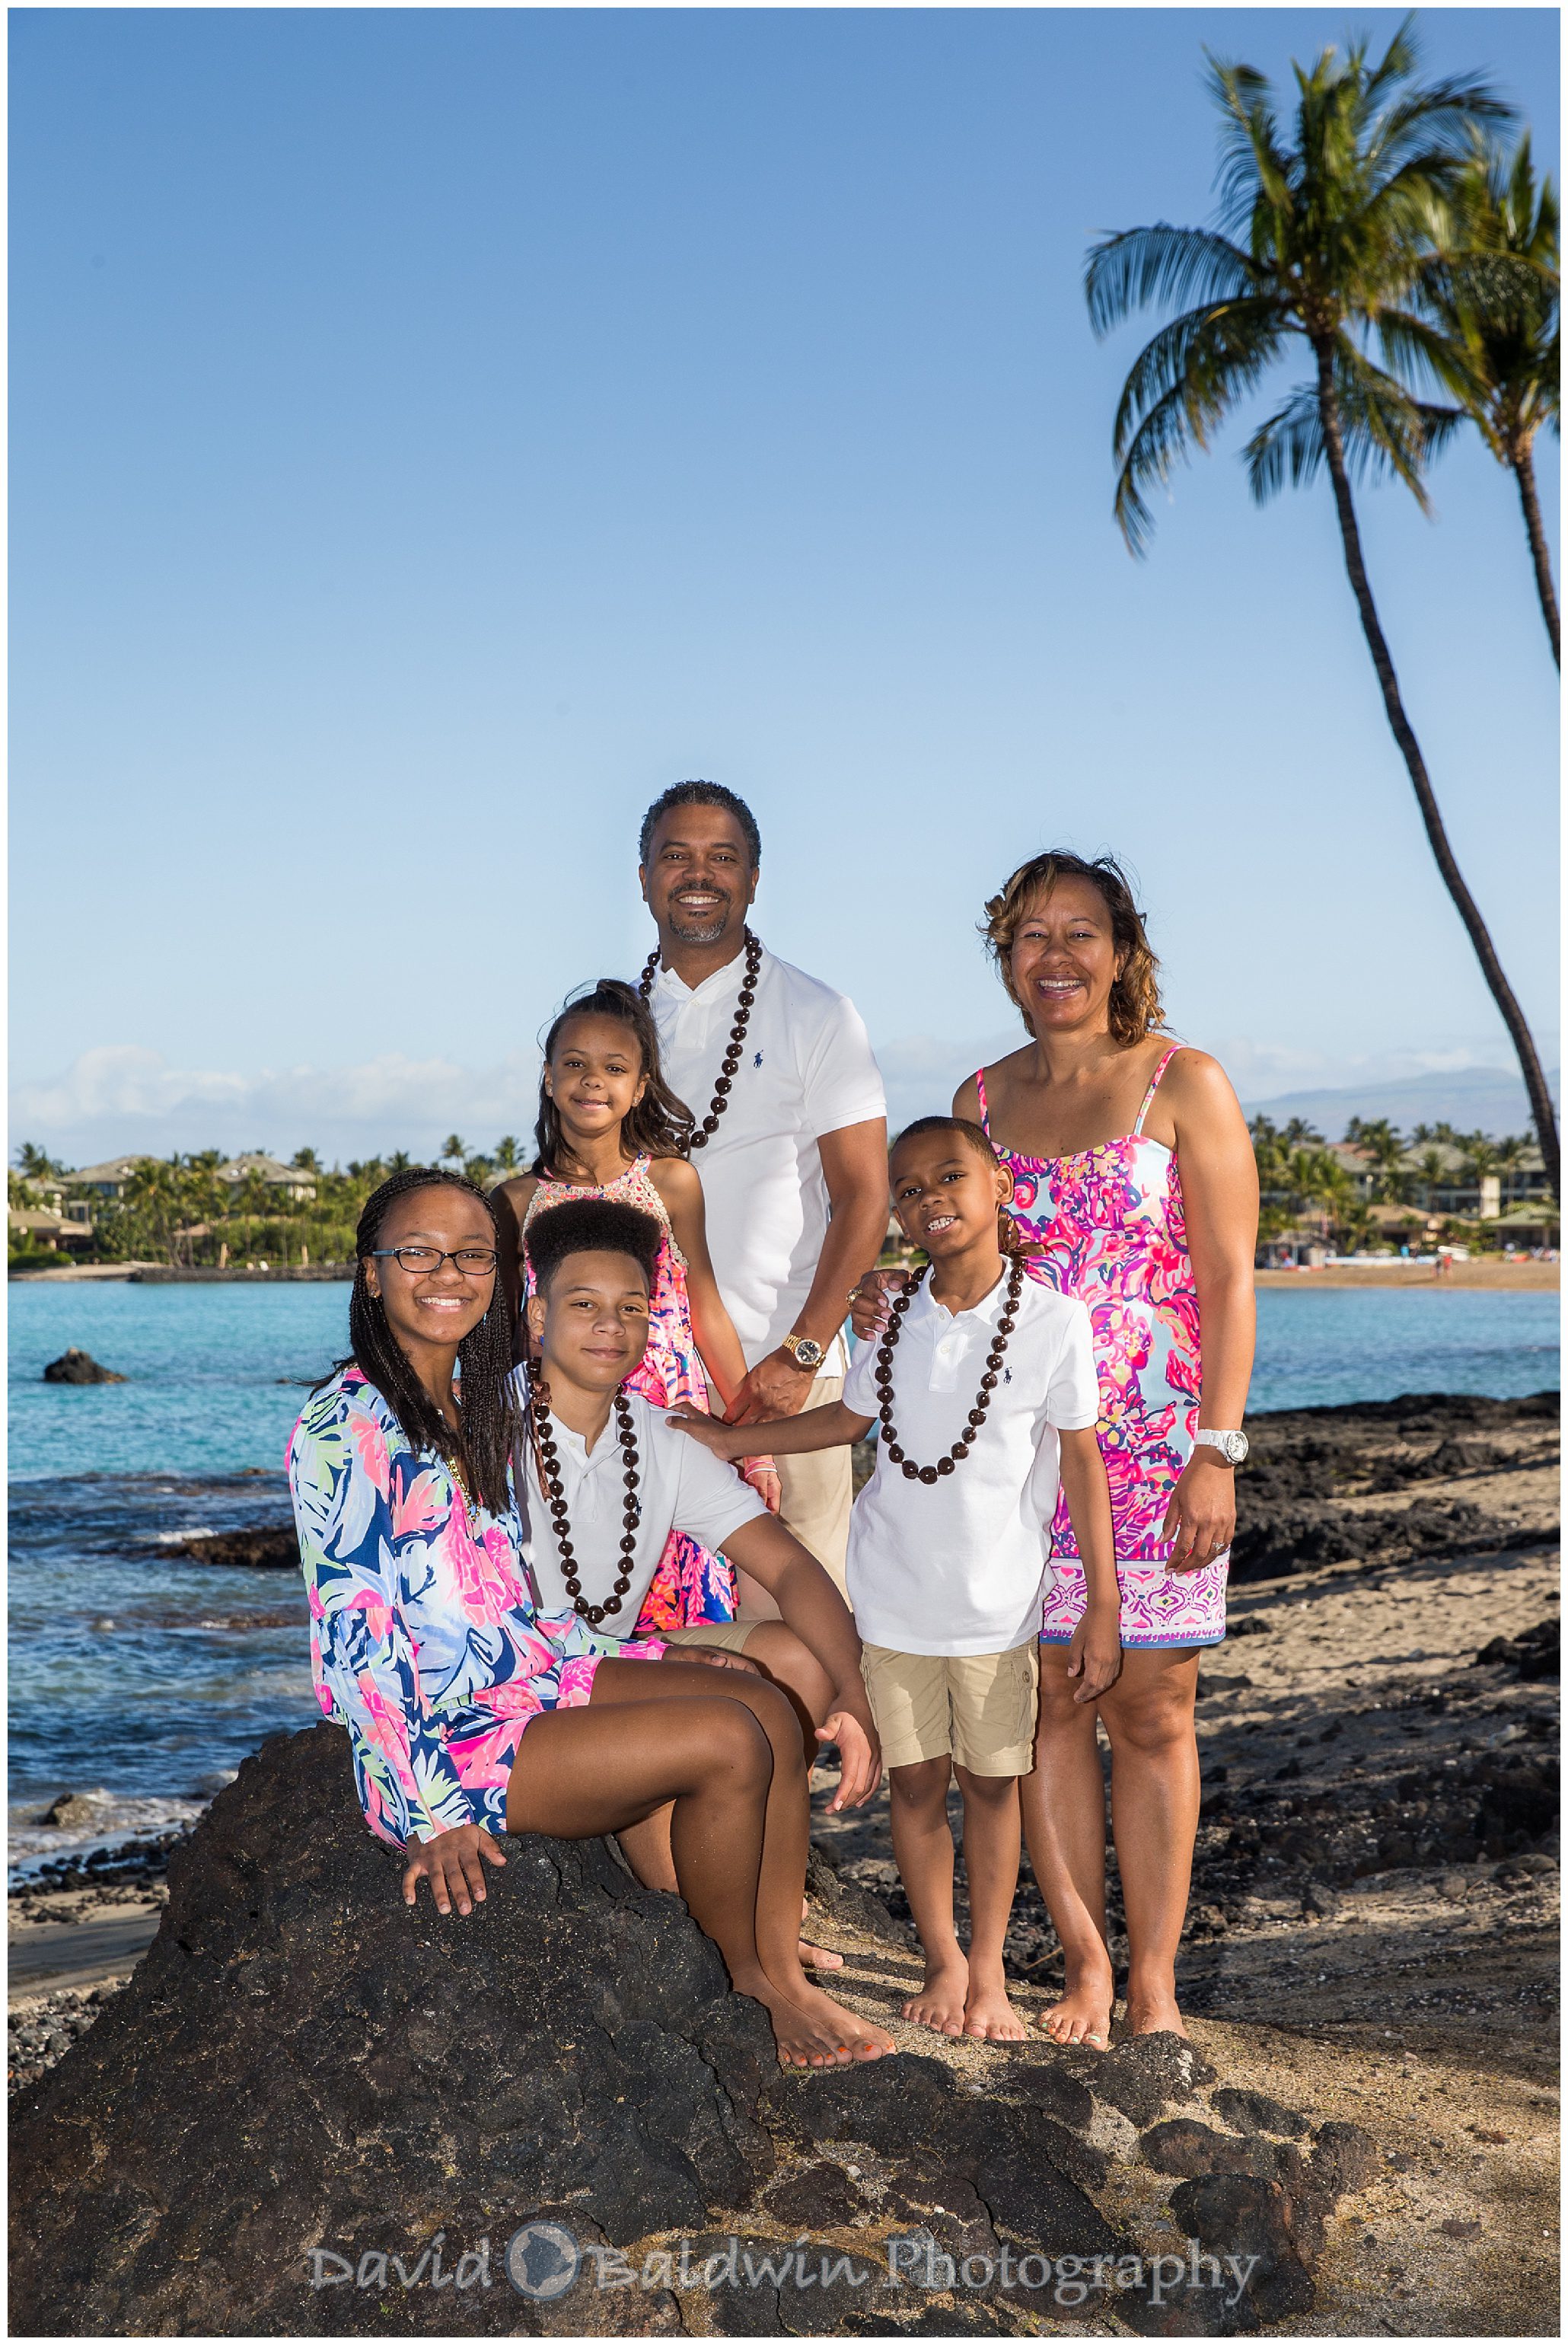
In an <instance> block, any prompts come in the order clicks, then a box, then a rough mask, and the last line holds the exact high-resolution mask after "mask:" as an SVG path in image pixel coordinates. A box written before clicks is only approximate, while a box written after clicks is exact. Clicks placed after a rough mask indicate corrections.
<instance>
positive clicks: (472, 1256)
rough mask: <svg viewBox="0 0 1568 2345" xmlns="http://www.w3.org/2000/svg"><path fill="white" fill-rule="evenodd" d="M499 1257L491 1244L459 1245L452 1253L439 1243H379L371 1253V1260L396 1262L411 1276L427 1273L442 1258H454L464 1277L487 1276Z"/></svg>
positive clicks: (437, 1265)
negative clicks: (437, 1244)
mask: <svg viewBox="0 0 1568 2345" xmlns="http://www.w3.org/2000/svg"><path fill="white" fill-rule="evenodd" d="M498 1259H499V1257H498V1256H497V1254H496V1251H495V1248H494V1247H493V1246H459V1248H458V1250H457V1252H456V1253H455V1254H442V1252H441V1250H440V1247H439V1246H382V1247H380V1248H379V1250H378V1251H377V1252H376V1253H374V1254H371V1256H370V1260H371V1261H372V1262H395V1263H396V1264H397V1265H398V1268H399V1269H400V1270H406V1271H407V1272H408V1274H409V1276H410V1278H425V1277H428V1276H430V1274H432V1273H434V1272H436V1271H438V1270H440V1266H441V1264H442V1263H443V1262H455V1263H456V1264H457V1266H458V1268H459V1269H460V1271H461V1273H462V1274H463V1276H464V1277H465V1278H488V1277H489V1275H490V1274H491V1271H492V1270H493V1269H494V1268H495V1265H496V1263H497V1260H498Z"/></svg>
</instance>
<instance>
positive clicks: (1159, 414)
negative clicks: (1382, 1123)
mask: <svg viewBox="0 0 1568 2345" xmlns="http://www.w3.org/2000/svg"><path fill="white" fill-rule="evenodd" d="M1415 65H1416V57H1415V50H1414V45H1413V43H1412V41H1411V33H1410V19H1408V18H1407V19H1406V21H1405V23H1404V25H1401V28H1400V30H1399V31H1398V32H1397V33H1396V34H1395V36H1394V37H1393V39H1392V40H1391V42H1390V44H1389V46H1388V49H1387V51H1386V53H1385V55H1384V56H1383V57H1382V59H1381V63H1379V64H1377V65H1375V66H1373V65H1371V64H1370V63H1369V61H1368V56H1367V50H1366V46H1365V44H1364V43H1358V44H1356V45H1354V46H1351V48H1350V50H1349V51H1348V52H1347V54H1346V56H1344V57H1343V59H1340V56H1338V54H1337V53H1336V52H1335V51H1334V50H1332V49H1325V50H1324V51H1323V53H1322V54H1321V56H1320V57H1319V58H1318V59H1317V61H1316V63H1315V64H1314V65H1313V66H1312V67H1311V68H1310V71H1309V70H1307V69H1305V68H1303V67H1301V66H1297V67H1296V69H1295V70H1296V83H1297V101H1296V107H1295V116H1294V122H1293V126H1292V129H1291V132H1290V136H1289V137H1288V136H1287V135H1286V133H1285V132H1284V131H1283V130H1282V128H1281V126H1280V120H1279V118H1278V117H1277V114H1276V111H1275V107H1274V104H1273V100H1272V93H1271V91H1270V86H1269V83H1268V81H1267V79H1266V77H1265V76H1263V75H1261V74H1259V72H1257V71H1256V70H1255V68H1253V67H1252V66H1246V65H1222V64H1219V63H1218V62H1216V61H1215V60H1213V59H1210V61H1209V82H1210V89H1211V92H1212V95H1213V96H1214V98H1215V100H1216V103H1217V104H1218V106H1219V109H1220V114H1221V117H1222V130H1221V162H1220V174H1219V188H1220V202H1219V226H1218V227H1217V228H1212V229H1209V228H1174V227H1171V226H1170V225H1169V224H1168V222H1165V221H1159V222H1157V223H1156V224H1155V225H1153V226H1152V227H1148V228H1128V229H1124V230H1121V231H1119V232H1118V233H1116V234H1113V235H1109V236H1106V237H1103V238H1102V239H1100V240H1099V242H1098V244H1097V245H1095V246H1094V248H1093V249H1092V250H1091V251H1090V253H1089V256H1088V261H1087V271H1086V282H1085V289H1086V293H1087V299H1088V307H1089V315H1090V319H1091V321H1092V323H1093V326H1094V329H1095V331H1096V332H1097V333H1098V334H1105V333H1108V332H1109V331H1110V330H1112V329H1113V328H1114V327H1116V326H1118V325H1119V324H1120V323H1121V322H1122V320H1124V319H1126V318H1127V317H1128V316H1129V315H1130V314H1131V312H1132V311H1133V310H1136V309H1139V308H1142V307H1144V306H1146V305H1147V304H1148V303H1150V302H1157V301H1164V300H1170V301H1191V300H1196V306H1195V307H1193V308H1189V309H1187V310H1184V311H1182V312H1181V314H1179V315H1178V316H1177V317H1175V318H1172V319H1170V320H1168V322H1167V323H1166V324H1165V325H1163V326H1162V327H1161V328H1160V329H1159V330H1158V332H1157V333H1156V335H1155V336H1154V338H1153V340H1151V341H1150V342H1149V343H1148V345H1147V346H1146V348H1145V349H1144V350H1142V351H1141V352H1140V353H1139V355H1138V358H1137V359H1136V360H1135V361H1134V363H1133V366H1132V370H1131V371H1130V373H1129V374H1128V378H1127V381H1126V383H1125V385H1124V387H1123V390H1122V394H1121V400H1120V402H1119V405H1118V411H1117V417H1116V425H1115V433H1114V447H1115V452H1116V455H1117V457H1118V462H1119V463H1120V473H1119V477H1118V482H1117V491H1116V516H1117V520H1118V523H1119V524H1120V526H1121V530H1122V533H1123V535H1124V536H1125V538H1126V539H1127V542H1128V547H1129V548H1130V550H1131V551H1132V552H1133V553H1141V552H1143V551H1144V549H1145V547H1146V546H1147V543H1148V536H1149V533H1150V531H1151V529H1152V526H1153V516H1152V514H1151V513H1150V511H1149V508H1148V503H1146V501H1145V494H1144V492H1145V491H1146V490H1147V489H1148V488H1149V487H1150V486H1152V485H1154V484H1156V483H1158V482H1163V481H1165V480H1167V479H1168V476H1169V473H1170V471H1171V468H1172V466H1173V464H1174V463H1175V462H1176V460H1177V458H1178V457H1179V456H1185V455H1186V454H1187V453H1188V452H1189V450H1190V449H1192V448H1198V449H1199V450H1205V451H1206V450H1207V448H1208V446H1209V441H1210V439H1211V438H1212V436H1213V434H1214V432H1215V431H1216V430H1217V429H1218V428H1219V424H1220V423H1221V422H1222V421H1224V420H1225V419H1226V417H1227V416H1228V415H1229V413H1230V412H1231V411H1232V410H1233V409H1234V408H1235V407H1236V406H1237V405H1238V404H1239V401H1242V400H1243V399H1244V398H1246V397H1247V396H1248V395H1249V393H1251V392H1252V391H1255V390H1256V389H1257V387H1258V385H1259V382H1260V381H1262V379H1263V377H1264V376H1265V375H1266V374H1267V372H1268V371H1269V370H1270V367H1271V366H1272V365H1273V363H1274V362H1275V360H1278V359H1280V358H1283V357H1284V356H1285V355H1286V354H1287V352H1288V351H1289V350H1290V349H1291V348H1292V347H1294V345H1295V344H1296V343H1297V342H1298V341H1300V342H1304V343H1305V345H1306V349H1307V351H1308V353H1310V361H1311V379H1310V381H1308V382H1305V383H1302V384H1300V385H1299V386H1298V387H1297V389H1296V390H1294V391H1291V392H1290V395H1289V397H1288V398H1287V399H1286V401H1285V403H1284V405H1283V406H1282V407H1281V408H1280V409H1279V410H1278V411H1277V412H1276V413H1275V414H1273V415H1272V416H1270V418H1269V420H1268V421H1266V422H1265V423H1263V424H1262V425H1261V426H1259V430H1258V431H1256V432H1254V434H1253V436H1252V438H1251V440H1250V441H1249V443H1248V447H1247V452H1246V453H1247V462H1248V469H1249V479H1250V482H1251V487H1252V492H1253V495H1254V498H1255V499H1256V500H1257V501H1258V502H1259V503H1263V502H1264V501H1265V500H1266V499H1267V498H1269V497H1270V496H1271V495H1273V494H1274V493H1275V492H1276V491H1277V490H1279V489H1280V487H1282V486H1283V485H1284V482H1285V481H1286V478H1287V477H1289V478H1290V482H1292V484H1293V485H1296V486H1298V487H1299V486H1302V485H1304V484H1305V483H1307V482H1310V480H1311V479H1312V478H1313V477H1314V476H1315V475H1316V473H1317V472H1318V470H1319V467H1320V465H1321V466H1326V468H1327V471H1328V473H1329V478H1330V484H1331V487H1332V491H1333V497H1334V506H1335V513H1336V516H1337V519H1338V522H1339V528H1340V542H1341V545H1342V549H1343V553H1344V560H1345V568H1346V571H1347V574H1348V575H1349V578H1350V583H1351V592H1352V593H1353V594H1354V596H1355V600H1356V607H1357V610H1358V612H1359V614H1360V616H1361V629H1362V633H1363V634H1364V635H1365V637H1366V640H1367V646H1368V649H1369V651H1370V653H1371V659H1372V665H1373V668H1374V670H1375V671H1376V674H1377V678H1378V685H1379V688H1380V690H1381V694H1382V699H1383V706H1384V710H1385V713H1386V715H1387V717H1388V721H1389V726H1390V729H1391V732H1392V734H1393V736H1394V739H1395V741H1396V743H1397V744H1398V746H1399V749H1400V753H1401V756H1402V757H1403V759H1404V762H1405V766H1406V770H1407V772H1408V773H1409V775H1410V779H1411V787H1412V789H1413V790H1414V792H1415V797H1416V802H1417V805H1418V807H1420V810H1421V821H1422V824H1423V826H1424V827H1425V830H1426V834H1427V839H1428V843H1429V844H1430V846H1431V851H1432V855H1433V857H1434V858H1435V860H1436V863H1437V866H1438V869H1439V871H1440V872H1441V874H1442V880H1443V884H1444V886H1445V887H1446V888H1447V889H1448V892H1449V895H1450V897H1451V898H1452V901H1453V904H1454V907H1455V909H1457V911H1458V913H1459V916H1460V918H1461V919H1462V921H1463V923H1464V927H1465V929H1466V932H1467V933H1468V935H1469V937H1470V940H1471V943H1472V947H1473V949H1474V951H1475V954H1476V958H1477V959H1478V960H1479V962H1480V964H1481V969H1482V975H1483V977H1484V978H1485V980H1486V983H1487V987H1488V989H1489V990H1490V991H1491V994H1492V1000H1494V1001H1495V1002H1496V1004H1497V1007H1498V1010H1499V1012H1500V1013H1501V1015H1502V1020H1503V1023H1504V1024H1505V1025H1506V1027H1507V1028H1508V1031H1509V1034H1510V1036H1511V1037H1512V1042H1513V1047H1514V1050H1515V1052H1516V1054H1517V1056H1518V1059H1519V1064H1520V1070H1521V1072H1522V1075H1523V1078H1524V1087H1525V1091H1526V1093H1527V1095H1528V1097H1529V1100H1530V1106H1531V1112H1532V1114H1533V1118H1534V1122H1535V1129H1536V1133H1537V1136H1538V1138H1539V1140H1540V1143H1541V1149H1542V1153H1543V1156H1544V1158H1545V1160H1546V1162H1547V1166H1548V1168H1549V1171H1550V1174H1551V1179H1552V1185H1553V1191H1556V1190H1557V1189H1558V1188H1559V1187H1560V1155H1559V1147H1558V1136H1557V1119H1556V1114H1555V1111H1554V1109H1553V1103H1552V1095H1551V1092H1550V1091H1548V1089H1547V1085H1546V1078H1545V1074H1544V1072H1543V1069H1542V1065H1541V1060H1540V1056H1539V1053H1538V1052H1537V1051H1536V1047H1535V1042H1534V1038H1533V1035H1532V1034H1531V1031H1530V1028H1529V1025H1528V1023H1527V1021H1526V1020H1525V1017H1524V1013H1523V1010H1522V1009H1521V1007H1520V1005H1519V1002H1518V1000H1516V998H1515V996H1514V993H1513V990H1512V987H1511V986H1510V984H1509V982H1508V980H1507V978H1506V976H1505V975H1504V974H1503V969H1502V962H1501V960H1500V959H1499V958H1498V955H1497V950H1496V948H1495V946H1494V945H1493V943H1492V938H1491V935H1490V933H1489V932H1488V929H1487V927H1486V923H1485V921H1484V920H1483V919H1482V915H1481V911H1480V908H1479V907H1478V906H1477V904H1476V901H1475V898H1473V896H1472V894H1471V891H1470V888H1469V887H1468V886H1467V884H1466V882H1465V880H1464V878H1463V875H1462V872H1461V870H1460V868H1459V864H1458V860H1457V858H1455V856H1454V853H1453V849H1452V845H1451V844H1450V841H1449V837H1448V833H1447V831H1446V829H1445V827H1444V826H1443V821H1442V813H1441V811H1440V809H1439V807H1438V803H1437V797H1436V793H1435V792H1434V790H1433V788H1432V785H1431V777H1430V775H1429V774H1428V771H1427V766H1426V761H1425V758H1424V757H1423V756H1422V754H1421V746H1420V744H1419V742H1418V741H1417V739H1416V736H1415V731H1414V728H1413V726H1411V721H1410V717H1409V716H1408V714H1407V712H1406V709H1405V706H1404V701H1403V699H1402V697H1401V692H1400V687H1399V680H1398V678H1397V676H1396V675H1395V672H1394V665H1393V659H1392V655H1391V653H1390V650H1389V646H1388V641H1387V638H1386V637H1385V635H1384V634H1383V630H1382V623H1381V619H1380V618H1379V616H1378V612H1377V606H1376V604H1375V603H1374V602H1373V599H1372V591H1371V584H1370V582H1369V580H1368V577H1367V570H1366V562H1365V557H1364V555H1363V553H1362V549H1361V529H1360V525H1359V523H1358V521H1357V518H1356V510H1355V502H1354V499H1353V497H1352V495H1351V472H1352V471H1371V472H1391V473H1392V474H1393V475H1394V476H1395V477H1396V478H1398V479H1399V480H1401V481H1402V482H1404V484H1405V485H1406V487H1407V488H1409V489H1410V490H1411V493H1412V494H1413V495H1414V496H1415V497H1416V499H1417V500H1418V502H1419V503H1421V504H1422V505H1423V507H1424V505H1425V503H1426V497H1425V492H1424V490H1423V488H1422V486H1421V471H1422V467H1423V465H1424V463H1425V461H1426V458H1427V454H1428V452H1429V450H1430V448H1431V445H1432V444H1433V442H1434V441H1435V439H1436V438H1437V437H1439V436H1441V435H1442V433H1443V432H1445V431H1451V430H1452V426H1453V421H1454V418H1453V414H1452V411H1449V410H1442V409H1438V408H1435V407H1432V406H1429V405H1423V404H1422V403H1421V401H1418V400H1417V399H1416V398H1415V397H1414V395H1413V394H1412V393H1411V391H1410V390H1409V389H1408V388H1407V387H1406V385H1405V384H1404V383H1403V382H1402V381H1401V380H1400V379H1399V377H1398V376H1397V375H1396V374H1395V373H1393V372H1391V371H1390V370H1389V368H1388V367H1385V366H1380V365H1379V364H1378V363H1377V362H1376V361H1375V360H1373V358H1372V357H1371V354H1370V348H1369V345H1370V344H1371V341H1372V340H1376V341H1377V343H1378V346H1379V347H1380V349H1381V351H1382V353H1383V355H1384V357H1385V358H1389V359H1391V360H1397V361H1399V362H1401V363H1411V362H1412V361H1417V360H1421V358H1424V356H1425V354H1426V352H1427V350H1428V349H1429V348H1430V347H1431V344H1432V342H1433V340H1434V337H1433V333H1432V330H1431V327H1430V326H1429V325H1428V324H1427V322H1426V321H1425V320H1423V319H1422V318H1421V315H1420V314H1419V304H1420V300H1421V280H1422V271H1423V269H1424V268H1425V266H1426V264H1427V263H1428V262H1429V261H1430V260H1431V258H1432V255H1433V248H1432V244H1431V223H1432V220H1433V218H1436V217H1438V216H1440V215H1442V214H1444V213H1446V212H1447V211H1448V210H1449V209H1450V208H1451V207H1452V203H1453V201H1454V199H1455V198H1456V194H1457V192H1458V189H1459V187H1460V183H1461V181H1462V173H1463V168H1464V164H1465V159H1466V157H1467V156H1468V155H1469V154H1470V153H1471V152H1472V151H1473V145H1474V141H1475V139H1476V137H1478V136H1479V135H1481V133H1482V131H1483V130H1484V129H1485V127H1486V126H1487V125H1489V124H1491V123H1493V122H1501V121H1503V120H1505V119H1506V118H1507V117H1508V113H1509V109H1508V108H1507V107H1505V106H1504V105H1503V104H1502V101H1501V100H1500V99H1498V98H1497V97H1496V96H1494V94H1493V93H1492V90H1491V89H1490V88H1489V87H1488V86H1487V85H1486V84H1485V83H1484V82H1482V81H1481V80H1480V79H1478V78H1471V79H1468V80H1458V79H1450V80H1445V81H1439V82H1436V83H1428V84H1421V83H1417V82H1416V81H1415V79H1414V74H1415Z"/></svg>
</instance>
